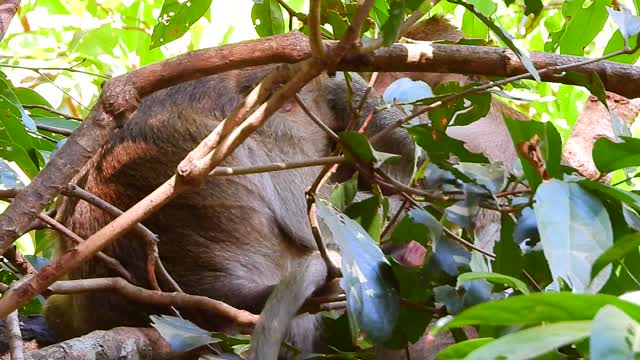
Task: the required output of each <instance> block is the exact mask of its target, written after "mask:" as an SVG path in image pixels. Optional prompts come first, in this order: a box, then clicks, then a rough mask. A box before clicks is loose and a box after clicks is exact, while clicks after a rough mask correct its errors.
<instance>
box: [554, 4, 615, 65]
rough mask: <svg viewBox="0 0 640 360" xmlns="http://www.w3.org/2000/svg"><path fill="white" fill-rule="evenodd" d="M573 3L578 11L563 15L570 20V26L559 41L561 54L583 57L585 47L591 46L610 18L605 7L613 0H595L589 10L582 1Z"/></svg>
mask: <svg viewBox="0 0 640 360" xmlns="http://www.w3.org/2000/svg"><path fill="white" fill-rule="evenodd" d="M572 3H573V6H575V7H576V8H577V9H575V13H573V12H572V13H571V14H563V15H565V17H567V18H568V25H567V26H566V29H565V31H564V33H563V34H562V37H561V39H560V41H559V45H560V53H562V54H569V55H578V56H582V55H584V49H585V47H587V46H588V45H591V44H592V43H593V41H594V39H595V37H596V36H597V35H598V34H599V33H600V31H602V27H603V26H604V24H605V22H606V21H607V17H608V15H607V11H606V9H605V6H606V5H609V4H610V3H611V0H595V1H593V3H592V4H591V6H589V7H587V8H582V6H581V4H582V2H581V1H574V2H572ZM563 13H564V9H563Z"/></svg>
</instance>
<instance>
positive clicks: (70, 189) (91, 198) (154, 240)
mask: <svg viewBox="0 0 640 360" xmlns="http://www.w3.org/2000/svg"><path fill="white" fill-rule="evenodd" d="M63 193H64V194H65V195H67V196H72V197H77V198H79V199H82V200H84V201H86V202H88V203H89V204H91V205H93V206H95V207H97V208H99V209H101V210H102V211H104V212H106V213H107V214H109V215H111V216H113V217H118V216H120V215H122V210H120V209H118V208H117V207H115V206H114V205H112V204H110V203H108V202H107V201H105V200H104V199H102V198H100V197H99V196H97V195H95V194H92V193H90V192H88V191H86V190H84V189H83V188H81V187H79V186H77V185H75V184H69V185H67V188H66V189H65V191H63ZM133 231H135V232H136V233H137V234H138V235H140V236H141V237H142V238H143V239H144V241H145V243H146V245H147V256H148V260H147V276H148V278H149V282H150V284H151V287H152V288H154V289H156V290H160V286H159V285H158V281H157V280H156V276H155V272H156V270H157V271H158V272H159V273H160V275H161V276H162V278H163V280H165V281H166V282H167V283H168V284H170V285H171V290H172V291H177V292H182V289H181V288H180V286H179V285H178V283H177V282H176V281H175V280H174V279H173V278H172V277H171V275H170V274H169V273H168V272H167V270H166V269H165V267H164V265H163V264H162V261H161V260H160V256H159V254H158V245H157V244H158V241H159V239H158V235H156V234H155V233H153V232H152V231H151V230H149V229H148V228H147V227H146V226H144V225H142V224H140V223H138V224H136V225H135V226H134V227H133Z"/></svg>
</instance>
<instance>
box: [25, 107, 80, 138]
mask: <svg viewBox="0 0 640 360" xmlns="http://www.w3.org/2000/svg"><path fill="white" fill-rule="evenodd" d="M22 106H23V107H24V108H25V109H40V110H44V111H47V112H50V113H52V114H55V115H58V116H62V117H63V118H65V119H70V120H78V121H82V120H84V119H83V118H81V117H79V116H73V115H71V114H67V113H65V112H62V111H58V110H56V109H53V108H50V107H48V106H44V105H36V104H23V105H22ZM52 132H55V131H52Z"/></svg>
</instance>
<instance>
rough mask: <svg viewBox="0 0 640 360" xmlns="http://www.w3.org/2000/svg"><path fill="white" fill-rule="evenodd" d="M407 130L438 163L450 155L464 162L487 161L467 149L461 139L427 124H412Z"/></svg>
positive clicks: (432, 159) (447, 158)
mask: <svg viewBox="0 0 640 360" xmlns="http://www.w3.org/2000/svg"><path fill="white" fill-rule="evenodd" d="M408 131H409V134H411V136H413V138H414V140H415V142H416V144H418V146H420V147H421V148H423V149H424V150H425V151H426V152H427V154H429V159H430V160H431V161H434V162H437V163H439V162H443V161H447V160H449V158H450V156H451V155H455V156H457V157H458V158H459V159H460V160H461V161H465V162H482V163H488V162H489V160H487V158H486V157H485V156H484V155H482V154H476V153H472V152H470V151H469V150H467V148H466V147H465V146H464V142H463V141H460V140H456V139H454V138H451V137H449V136H448V135H447V134H445V133H444V132H443V131H440V130H436V129H434V128H433V127H431V126H429V125H427V124H420V125H416V126H412V127H410V128H409V129H408Z"/></svg>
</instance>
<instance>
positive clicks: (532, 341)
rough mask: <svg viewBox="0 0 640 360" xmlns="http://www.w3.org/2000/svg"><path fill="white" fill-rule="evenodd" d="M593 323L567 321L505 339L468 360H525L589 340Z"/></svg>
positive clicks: (498, 340) (482, 349) (505, 337)
mask: <svg viewBox="0 0 640 360" xmlns="http://www.w3.org/2000/svg"><path fill="white" fill-rule="evenodd" d="M590 330H591V321H566V322H560V323H556V324H549V325H542V326H538V327H534V328H529V329H526V330H521V331H518V332H516V333H511V334H508V335H505V336H503V337H501V338H499V339H496V340H495V341H492V342H490V343H489V344H487V345H485V346H483V347H481V348H479V349H477V350H475V351H473V352H472V353H471V354H469V356H467V357H466V358H465V360H487V359H501V360H520V359H522V360H524V359H531V358H534V357H536V356H539V355H544V354H546V353H547V352H550V351H553V350H555V349H556V348H558V347H561V346H564V345H568V344H572V343H575V342H577V341H579V340H582V339H584V338H586V337H587V336H589V332H590Z"/></svg>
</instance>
